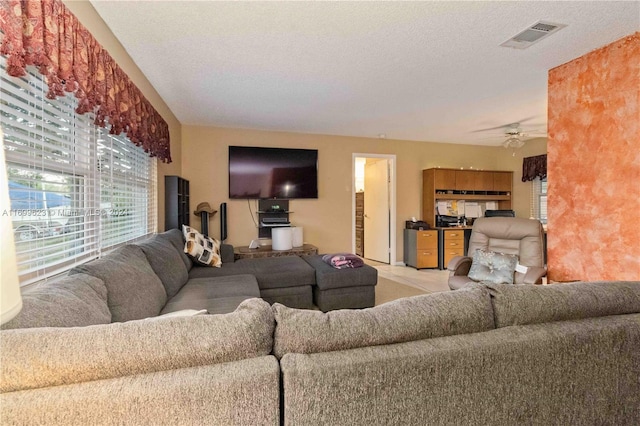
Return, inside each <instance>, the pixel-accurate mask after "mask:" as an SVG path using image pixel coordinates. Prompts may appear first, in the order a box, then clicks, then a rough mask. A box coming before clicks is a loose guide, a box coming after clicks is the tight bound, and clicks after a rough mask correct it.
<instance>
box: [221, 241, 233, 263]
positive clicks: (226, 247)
mask: <svg viewBox="0 0 640 426" xmlns="http://www.w3.org/2000/svg"><path fill="white" fill-rule="evenodd" d="M220 257H221V258H222V263H233V262H235V260H236V258H235V254H234V253H233V246H232V245H231V244H224V243H222V244H220Z"/></svg>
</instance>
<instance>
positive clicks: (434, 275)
mask: <svg viewBox="0 0 640 426" xmlns="http://www.w3.org/2000/svg"><path fill="white" fill-rule="evenodd" d="M365 262H366V263H367V264H368V265H371V266H373V267H374V268H376V269H377V270H378V274H379V275H380V276H381V277H384V278H387V279H389V280H392V281H396V282H399V283H402V284H405V285H408V286H412V287H416V288H419V289H421V290H424V291H428V292H429V293H435V292H438V291H449V285H448V284H447V279H448V277H449V271H447V270H444V271H441V270H439V269H420V270H416V269H415V268H412V267H410V266H395V265H388V264H385V263H379V262H375V261H373V260H369V259H365Z"/></svg>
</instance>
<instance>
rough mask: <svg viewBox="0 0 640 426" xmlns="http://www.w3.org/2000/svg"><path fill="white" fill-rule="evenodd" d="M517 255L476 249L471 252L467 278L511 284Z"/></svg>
mask: <svg viewBox="0 0 640 426" xmlns="http://www.w3.org/2000/svg"><path fill="white" fill-rule="evenodd" d="M517 264H518V256H516V255H513V254H505V253H498V252H495V251H490V250H482V249H477V250H476V251H475V252H474V253H473V261H472V263H471V269H469V274H468V275H469V278H471V279H472V280H474V281H482V282H486V283H493V284H513V276H514V274H515V272H516V265H517Z"/></svg>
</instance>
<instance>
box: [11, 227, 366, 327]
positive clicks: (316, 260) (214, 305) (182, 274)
mask: <svg viewBox="0 0 640 426" xmlns="http://www.w3.org/2000/svg"><path fill="white" fill-rule="evenodd" d="M221 257H222V267H220V268H214V267H209V266H199V265H197V264H195V263H194V262H193V261H192V260H191V258H190V257H189V256H187V255H186V254H185V253H184V239H183V236H182V233H181V232H180V231H179V230H177V229H173V230H170V231H167V232H164V233H161V234H156V235H154V236H152V237H150V238H148V239H146V240H144V241H142V242H139V243H136V244H129V245H125V246H122V247H120V248H118V249H116V250H114V251H113V252H111V253H109V254H108V255H107V256H105V257H103V258H101V259H97V260H94V261H91V262H89V263H86V264H82V265H79V266H76V267H75V268H73V269H72V270H71V271H70V272H69V274H68V275H67V276H65V277H63V278H61V279H59V280H55V281H52V282H45V283H43V284H39V285H37V286H35V287H34V288H29V289H27V292H26V293H25V296H26V297H27V300H28V301H35V302H36V303H35V304H34V303H25V308H24V309H23V310H22V312H21V313H20V314H19V315H18V316H17V317H16V318H15V319H14V320H12V321H11V322H9V324H6V325H4V326H3V327H4V328H25V327H38V326H41V325H48V326H84V325H91V324H96V323H101V324H106V323H110V322H122V321H131V320H138V319H143V318H148V317H153V316H158V315H164V314H170V313H173V312H177V311H181V310H185V309H191V310H206V311H207V312H208V313H210V314H222V313H229V312H233V311H234V310H235V309H236V308H237V307H238V305H239V304H240V303H241V302H242V301H243V300H246V299H250V298H255V297H260V298H262V299H264V300H266V301H267V302H269V303H276V302H277V303H282V304H284V305H287V306H290V307H295V308H312V309H314V308H315V307H316V306H317V307H318V308H319V309H321V310H323V311H327V310H330V309H337V308H366V307H371V306H373V304H374V287H375V285H376V283H377V270H376V269H375V268H372V267H370V266H366V265H365V266H363V267H362V268H358V269H352V270H337V269H334V268H332V267H330V266H329V265H327V264H326V263H324V262H322V260H321V256H308V257H299V256H288V257H273V258H262V259H240V260H235V259H234V253H233V246H231V245H228V244H222V247H221ZM325 277H328V278H325ZM316 281H318V283H319V284H318V285H320V286H322V288H323V291H325V292H329V293H332V292H337V293H340V292H343V289H347V290H348V291H349V294H348V295H346V296H345V295H342V296H341V300H340V303H336V302H335V301H333V300H329V301H328V302H327V301H326V300H325V298H322V297H320V298H318V299H317V300H315V301H314V292H313V288H314V287H316V286H317V285H316ZM354 283H355V284H354ZM74 292H77V293H78V294H74ZM341 294H342V293H341ZM65 301H73V302H74V303H70V304H69V305H72V306H71V307H67V308H65V309H69V314H68V315H65V314H63V315H58V314H57V311H59V310H60V307H61V306H65ZM103 301H106V302H107V306H104V304H103V303H102V302H103ZM314 302H315V305H314ZM33 306H38V308H37V309H32V307H33ZM44 306H46V309H43V307H44ZM85 308H86V309H85ZM88 312H91V313H88ZM65 316H69V318H70V321H65ZM82 316H88V318H86V320H85V321H82V322H78V321H77V320H78V318H81V317H82ZM49 317H51V318H56V320H57V321H59V322H58V323H56V324H52V323H51V322H50V320H49Z"/></svg>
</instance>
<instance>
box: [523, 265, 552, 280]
mask: <svg viewBox="0 0 640 426" xmlns="http://www.w3.org/2000/svg"><path fill="white" fill-rule="evenodd" d="M527 268H528V269H527V273H526V274H525V275H524V278H523V280H522V282H523V283H524V284H542V277H544V276H545V275H547V269H546V268H542V267H540V266H527Z"/></svg>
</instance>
